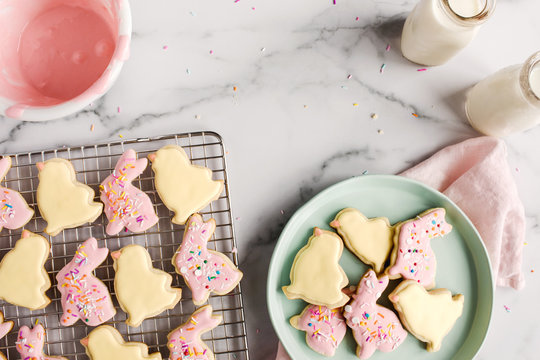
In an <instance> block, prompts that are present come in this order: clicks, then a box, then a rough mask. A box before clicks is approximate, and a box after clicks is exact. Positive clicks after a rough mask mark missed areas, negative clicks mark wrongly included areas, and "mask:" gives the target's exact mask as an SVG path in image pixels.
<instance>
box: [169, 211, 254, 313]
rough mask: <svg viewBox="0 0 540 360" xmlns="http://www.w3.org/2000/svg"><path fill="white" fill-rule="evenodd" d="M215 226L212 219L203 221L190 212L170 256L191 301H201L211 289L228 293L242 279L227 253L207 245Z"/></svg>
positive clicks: (215, 291) (197, 215)
mask: <svg viewBox="0 0 540 360" xmlns="http://www.w3.org/2000/svg"><path fill="white" fill-rule="evenodd" d="M215 229H216V222H215V220H214V219H210V220H208V221H207V222H204V221H203V219H202V217H201V216H200V215H199V214H195V215H193V216H191V217H190V218H189V220H188V221H187V227H186V229H185V230H184V239H183V240H182V244H181V245H180V247H179V248H178V250H177V251H176V254H175V256H174V257H173V260H172V263H173V265H174V266H175V267H176V272H178V273H179V274H180V275H182V277H183V278H184V281H185V282H186V283H187V285H188V286H189V287H190V289H191V292H192V294H193V302H194V303H195V305H202V304H204V302H205V301H206V300H208V297H209V296H210V293H211V292H214V293H216V294H218V295H225V294H227V293H229V292H230V291H231V290H232V289H234V288H235V287H236V285H238V283H239V282H240V280H241V279H242V275H243V274H242V272H241V271H240V270H238V269H237V268H236V266H234V264H233V263H232V261H231V260H230V259H229V258H228V257H227V256H225V255H223V254H222V253H220V252H217V251H213V250H208V249H207V246H208V240H209V239H210V238H211V237H212V234H213V233H214V230H215Z"/></svg>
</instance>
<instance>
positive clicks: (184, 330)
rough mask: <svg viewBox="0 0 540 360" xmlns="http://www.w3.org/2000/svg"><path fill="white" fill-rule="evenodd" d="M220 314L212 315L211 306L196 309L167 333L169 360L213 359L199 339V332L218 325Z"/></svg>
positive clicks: (208, 349)
mask: <svg viewBox="0 0 540 360" xmlns="http://www.w3.org/2000/svg"><path fill="white" fill-rule="evenodd" d="M221 320H222V318H221V316H220V315H212V306H210V305H205V306H203V307H201V308H199V309H198V310H196V311H195V312H194V313H193V314H192V315H191V317H190V318H189V320H188V321H186V322H185V323H183V324H182V325H180V326H179V327H177V328H176V329H174V330H173V331H171V332H170V333H169V335H168V336H167V339H168V340H169V341H168V342H167V347H168V348H169V352H170V354H169V359H170V360H214V354H213V353H212V351H211V350H210V348H209V347H208V346H207V345H206V344H205V343H204V342H203V341H202V340H201V334H203V333H205V332H207V331H210V330H212V329H213V328H215V327H216V326H218V325H219V323H220V322H221Z"/></svg>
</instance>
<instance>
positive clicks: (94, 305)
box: [56, 238, 116, 326]
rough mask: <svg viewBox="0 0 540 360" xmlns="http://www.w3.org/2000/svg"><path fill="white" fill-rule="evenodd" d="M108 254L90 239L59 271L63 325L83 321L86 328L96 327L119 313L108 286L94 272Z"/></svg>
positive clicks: (58, 279)
mask: <svg viewBox="0 0 540 360" xmlns="http://www.w3.org/2000/svg"><path fill="white" fill-rule="evenodd" d="M108 254H109V249H107V248H98V244H97V241H96V239H94V238H90V239H88V240H86V241H85V242H84V243H83V244H82V245H81V246H79V248H78V249H77V251H76V252H75V257H74V258H73V260H71V261H70V262H69V263H68V264H67V265H66V266H64V267H63V268H62V270H60V271H59V272H58V274H57V275H56V281H57V282H58V285H57V287H58V291H59V292H60V294H61V299H60V302H61V304H62V309H63V311H64V313H63V314H62V318H61V319H60V324H62V325H64V326H70V325H73V324H75V323H76V322H77V320H81V321H82V322H83V323H85V324H86V325H89V326H97V325H100V324H102V323H104V322H105V321H108V320H110V319H112V317H113V316H114V315H115V314H116V310H115V309H114V305H113V303H112V300H111V294H109V290H107V286H105V284H104V283H102V282H101V280H99V279H98V278H97V277H95V276H94V275H93V273H92V272H93V271H94V269H95V268H96V267H98V265H99V264H101V263H102V262H103V261H105V259H106V258H107V255H108Z"/></svg>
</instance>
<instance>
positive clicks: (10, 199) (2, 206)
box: [0, 156, 34, 231]
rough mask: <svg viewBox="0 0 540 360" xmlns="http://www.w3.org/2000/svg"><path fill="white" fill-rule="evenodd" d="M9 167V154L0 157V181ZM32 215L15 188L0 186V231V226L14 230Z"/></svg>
mask: <svg viewBox="0 0 540 360" xmlns="http://www.w3.org/2000/svg"><path fill="white" fill-rule="evenodd" d="M10 168H11V158H10V157H9V156H7V157H4V158H2V159H0V182H1V181H2V180H3V179H4V178H5V177H6V175H7V172H8V171H9V169H10ZM32 216H34V210H32V209H31V208H30V207H29V206H28V204H27V203H26V200H24V198H23V197H22V196H21V194H19V193H18V192H17V191H15V190H11V189H8V188H5V187H2V186H0V231H2V228H4V227H5V228H6V229H11V230H15V229H18V228H20V227H23V226H24V225H26V223H28V222H29V221H30V219H31V218H32Z"/></svg>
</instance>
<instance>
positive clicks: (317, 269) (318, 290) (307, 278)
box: [282, 228, 349, 309]
mask: <svg viewBox="0 0 540 360" xmlns="http://www.w3.org/2000/svg"><path fill="white" fill-rule="evenodd" d="M342 252H343V241H341V238H340V237H339V236H338V235H337V234H335V233H333V232H331V231H326V230H321V229H319V228H314V229H313V235H312V236H311V237H310V238H309V240H308V243H307V245H306V246H304V247H303V248H302V249H300V251H299V252H298V253H297V254H296V257H295V258H294V262H293V264H292V267H291V273H290V279H291V284H290V285H288V286H283V287H282V290H283V293H285V296H287V298H289V299H303V300H304V301H306V302H308V303H310V304H314V305H324V306H326V307H328V308H330V309H334V308H337V307H340V306H343V305H345V304H346V303H347V302H348V301H349V297H348V296H347V295H345V294H344V293H343V292H342V291H341V289H343V288H344V287H345V286H347V284H348V283H349V280H348V279H347V275H346V274H345V272H344V271H343V269H342V268H341V266H340V265H339V259H340V258H341V254H342Z"/></svg>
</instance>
